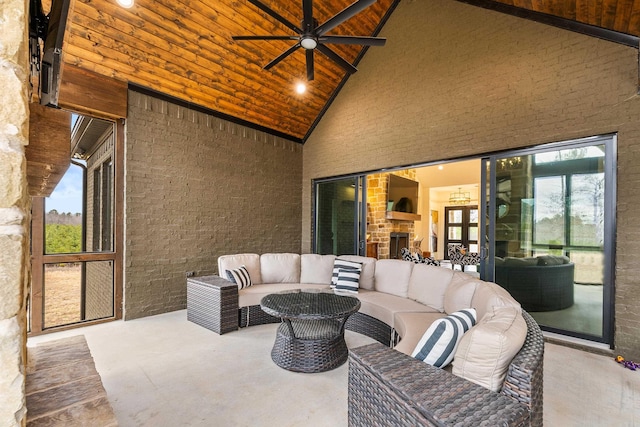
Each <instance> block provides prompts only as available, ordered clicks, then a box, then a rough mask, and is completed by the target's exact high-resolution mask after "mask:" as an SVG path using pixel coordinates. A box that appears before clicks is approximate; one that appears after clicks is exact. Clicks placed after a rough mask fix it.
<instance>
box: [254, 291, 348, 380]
mask: <svg viewBox="0 0 640 427" xmlns="http://www.w3.org/2000/svg"><path fill="white" fill-rule="evenodd" d="M260 307H262V310H263V311H264V312H265V313H268V314H270V315H272V316H275V317H280V318H281V319H282V323H281V324H280V326H278V332H277V333H276V342H275V343H274V345H273V349H272V350H271V358H272V359H273V361H274V362H275V363H276V365H278V366H280V367H281V368H284V369H287V370H289V371H294V372H307V373H312V372H324V371H329V370H331V369H335V368H337V367H338V366H340V365H342V364H343V363H344V362H346V361H347V358H348V356H349V350H348V349H347V344H346V342H345V341H344V325H345V322H346V321H347V319H348V318H349V316H350V315H351V314H353V313H355V312H356V311H358V309H360V300H358V299H357V298H353V297H349V296H342V295H335V294H333V293H329V292H317V291H316V292H305V291H300V290H297V291H292V292H284V293H278V294H270V295H267V296H265V297H264V298H262V301H261V302H260Z"/></svg>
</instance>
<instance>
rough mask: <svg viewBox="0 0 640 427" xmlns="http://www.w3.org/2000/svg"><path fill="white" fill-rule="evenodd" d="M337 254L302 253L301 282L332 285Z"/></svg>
mask: <svg viewBox="0 0 640 427" xmlns="http://www.w3.org/2000/svg"><path fill="white" fill-rule="evenodd" d="M335 259H336V256H335V255H317V254H302V255H300V283H315V284H323V285H330V284H331V275H332V273H333V261H334V260H335Z"/></svg>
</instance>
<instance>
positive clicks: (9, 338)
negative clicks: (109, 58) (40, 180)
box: [0, 0, 30, 427]
mask: <svg viewBox="0 0 640 427" xmlns="http://www.w3.org/2000/svg"><path fill="white" fill-rule="evenodd" d="M0 16H1V17H2V19H0V34H2V43H0V64H2V65H1V66H0V87H1V88H2V90H1V91H0V165H1V166H0V425H2V426H9V427H11V426H21V425H25V424H26V416H25V415H26V406H25V392H24V387H25V382H24V378H25V377H24V376H25V365H26V357H25V354H26V348H25V347H26V342H27V335H26V324H27V321H26V294H27V291H26V290H27V284H28V282H29V265H30V264H29V246H28V245H29V221H30V215H29V212H30V206H29V203H30V201H29V200H30V199H29V197H28V196H27V190H26V188H27V181H26V159H25V146H26V145H27V144H28V143H29V140H28V135H29V106H28V102H27V76H28V73H29V52H28V45H27V43H26V40H27V34H26V33H27V28H26V23H27V22H28V19H27V2H25V1H24V0H7V1H3V2H1V3H0Z"/></svg>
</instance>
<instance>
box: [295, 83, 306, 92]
mask: <svg viewBox="0 0 640 427" xmlns="http://www.w3.org/2000/svg"><path fill="white" fill-rule="evenodd" d="M306 91H307V85H306V84H304V83H302V82H300V83H298V84H297V85H296V92H298V93H299V94H300V95H302V94H303V93H305V92H306Z"/></svg>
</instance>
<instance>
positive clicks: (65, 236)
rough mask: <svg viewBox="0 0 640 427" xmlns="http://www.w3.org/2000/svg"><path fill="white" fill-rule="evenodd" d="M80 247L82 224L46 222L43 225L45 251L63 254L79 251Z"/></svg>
mask: <svg viewBox="0 0 640 427" xmlns="http://www.w3.org/2000/svg"><path fill="white" fill-rule="evenodd" d="M81 247H82V226H81V225H67V224H47V225H46V227H45V252H46V253H48V254H65V253H76V252H80V249H81Z"/></svg>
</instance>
